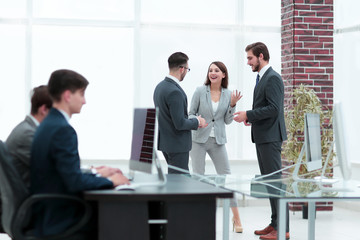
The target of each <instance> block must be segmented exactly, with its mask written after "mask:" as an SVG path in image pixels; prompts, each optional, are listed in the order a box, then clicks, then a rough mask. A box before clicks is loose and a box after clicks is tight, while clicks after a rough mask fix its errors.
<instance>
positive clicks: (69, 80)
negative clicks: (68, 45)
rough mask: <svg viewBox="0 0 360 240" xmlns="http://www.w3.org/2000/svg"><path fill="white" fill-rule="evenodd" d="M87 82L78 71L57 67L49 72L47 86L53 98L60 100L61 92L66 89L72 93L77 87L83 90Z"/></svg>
mask: <svg viewBox="0 0 360 240" xmlns="http://www.w3.org/2000/svg"><path fill="white" fill-rule="evenodd" d="M88 84H89V82H88V80H86V78H84V77H83V76H82V75H80V74H79V73H77V72H75V71H72V70H68V69H59V70H56V71H54V72H53V73H52V74H51V76H50V79H49V82H48V88H49V93H50V96H51V97H52V98H53V100H54V101H60V100H61V94H62V93H63V92H65V91H66V90H70V91H71V92H72V93H74V92H76V91H77V90H79V89H84V90H85V89H86V87H87V86H88Z"/></svg>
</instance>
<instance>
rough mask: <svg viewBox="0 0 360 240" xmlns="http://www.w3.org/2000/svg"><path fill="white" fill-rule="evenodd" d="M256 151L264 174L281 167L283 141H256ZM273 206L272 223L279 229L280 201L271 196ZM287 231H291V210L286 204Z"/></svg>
mask: <svg viewBox="0 0 360 240" xmlns="http://www.w3.org/2000/svg"><path fill="white" fill-rule="evenodd" d="M255 146H256V153H257V158H258V163H259V168H260V172H261V174H262V175H265V174H269V173H272V172H275V171H278V170H280V169H281V146H282V141H279V142H269V143H256V144H255ZM269 200H270V206H271V223H270V225H271V226H272V227H273V228H275V229H277V225H278V211H279V201H278V199H277V198H269ZM286 208H287V211H286V232H289V210H288V206H286Z"/></svg>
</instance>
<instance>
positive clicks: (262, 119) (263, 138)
mask: <svg viewBox="0 0 360 240" xmlns="http://www.w3.org/2000/svg"><path fill="white" fill-rule="evenodd" d="M245 51H246V53H247V60H248V62H247V64H248V65H250V66H251V68H252V71H253V72H258V75H257V79H256V86H255V89H254V96H253V106H252V110H248V111H239V112H236V113H235V114H234V115H235V117H234V120H235V121H237V122H239V123H241V122H244V124H245V125H246V126H249V125H251V139H252V142H254V143H255V146H256V153H257V158H258V163H259V168H260V172H261V174H262V175H265V174H270V173H273V172H276V171H278V170H280V169H281V146H282V142H283V141H284V140H286V139H287V136H286V128H285V120H284V84H283V81H282V78H281V76H280V75H279V74H278V73H277V72H275V71H274V70H273V69H272V67H271V66H270V65H269V59H270V55H269V51H268V49H267V47H266V45H265V44H264V43H261V42H256V43H253V44H250V45H248V46H247V47H246V49H245ZM277 175H280V176H281V172H279V173H277ZM270 205H271V212H272V214H271V223H270V224H269V226H267V227H266V228H264V229H262V230H256V231H255V232H254V233H255V234H256V235H260V239H277V222H278V218H277V213H278V200H277V199H276V198H270ZM286 238H287V239H288V238H290V235H289V219H288V212H287V227H286Z"/></svg>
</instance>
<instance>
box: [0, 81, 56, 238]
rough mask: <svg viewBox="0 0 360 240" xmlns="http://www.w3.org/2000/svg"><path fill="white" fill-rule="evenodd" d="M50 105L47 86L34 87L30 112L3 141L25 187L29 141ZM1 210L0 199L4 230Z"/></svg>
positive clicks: (27, 184) (27, 176)
mask: <svg viewBox="0 0 360 240" xmlns="http://www.w3.org/2000/svg"><path fill="white" fill-rule="evenodd" d="M51 105H52V100H51V98H50V95H49V93H48V89H47V86H44V85H41V86H39V87H35V88H34V89H33V90H32V94H31V111H30V114H29V115H27V116H26V117H25V119H24V120H23V121H22V122H21V123H19V124H18V125H17V126H16V127H15V128H14V129H13V130H12V131H11V133H10V135H9V136H8V138H7V139H6V142H5V143H6V145H7V147H8V150H9V154H10V156H11V157H12V161H13V163H14V167H15V168H16V170H17V172H18V173H19V175H20V176H21V178H22V180H23V181H24V183H25V185H26V186H27V187H30V166H29V165H30V153H31V143H32V140H33V137H34V134H35V131H36V128H37V126H39V124H40V123H41V121H42V120H43V119H44V118H45V117H46V115H47V114H48V112H49V109H50V108H51ZM1 212H2V211H1V201H0V232H4V231H3V230H2V226H1Z"/></svg>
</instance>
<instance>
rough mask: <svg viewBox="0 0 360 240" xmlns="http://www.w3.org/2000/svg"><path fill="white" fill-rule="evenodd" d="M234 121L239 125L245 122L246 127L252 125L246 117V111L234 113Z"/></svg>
mask: <svg viewBox="0 0 360 240" xmlns="http://www.w3.org/2000/svg"><path fill="white" fill-rule="evenodd" d="M234 120H235V121H236V122H238V123H241V122H243V123H244V125H245V126H250V125H251V124H250V123H249V122H248V118H247V116H246V111H239V112H236V113H234Z"/></svg>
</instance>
